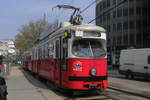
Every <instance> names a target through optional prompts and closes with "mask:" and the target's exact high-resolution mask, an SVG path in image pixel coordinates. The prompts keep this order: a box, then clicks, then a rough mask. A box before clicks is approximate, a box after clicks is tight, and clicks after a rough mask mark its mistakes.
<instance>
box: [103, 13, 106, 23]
mask: <svg viewBox="0 0 150 100" xmlns="http://www.w3.org/2000/svg"><path fill="white" fill-rule="evenodd" d="M103 21H104V22H105V21H106V14H104V15H103Z"/></svg>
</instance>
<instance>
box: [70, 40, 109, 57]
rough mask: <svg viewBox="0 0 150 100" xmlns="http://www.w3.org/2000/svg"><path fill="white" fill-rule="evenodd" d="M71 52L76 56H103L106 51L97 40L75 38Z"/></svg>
mask: <svg viewBox="0 0 150 100" xmlns="http://www.w3.org/2000/svg"><path fill="white" fill-rule="evenodd" d="M72 53H73V54H74V55H75V56H78V57H105V56H106V52H105V50H104V47H103V46H102V44H101V42H100V41H98V40H84V39H83V40H75V41H74V42H73V46H72Z"/></svg>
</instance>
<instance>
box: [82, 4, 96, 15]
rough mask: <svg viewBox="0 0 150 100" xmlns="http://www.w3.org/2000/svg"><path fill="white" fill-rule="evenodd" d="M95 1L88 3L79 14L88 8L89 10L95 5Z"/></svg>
mask: <svg viewBox="0 0 150 100" xmlns="http://www.w3.org/2000/svg"><path fill="white" fill-rule="evenodd" d="M95 3H96V1H93V2H92V3H90V4H89V5H88V6H87V7H85V8H84V9H83V10H82V11H80V14H81V13H83V12H84V11H86V10H87V9H88V8H90V7H91V6H92V5H93V4H95Z"/></svg>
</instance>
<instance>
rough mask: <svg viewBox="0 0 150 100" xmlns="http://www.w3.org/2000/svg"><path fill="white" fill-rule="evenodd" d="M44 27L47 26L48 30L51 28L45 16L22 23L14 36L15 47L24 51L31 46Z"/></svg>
mask: <svg viewBox="0 0 150 100" xmlns="http://www.w3.org/2000/svg"><path fill="white" fill-rule="evenodd" d="M45 28H48V32H50V31H51V30H52V27H51V24H50V23H48V22H47V21H46V20H45V18H43V19H39V20H36V21H30V22H29V23H28V24H26V25H22V26H21V28H20V29H19V34H17V35H16V36H15V45H16V48H17V49H19V51H21V52H24V51H25V50H27V49H29V48H31V47H33V46H34V44H35V42H36V41H37V39H39V37H40V35H41V34H42V32H43V31H44V30H45Z"/></svg>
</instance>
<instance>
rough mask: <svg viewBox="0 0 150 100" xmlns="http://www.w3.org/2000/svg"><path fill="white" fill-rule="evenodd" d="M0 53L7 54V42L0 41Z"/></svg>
mask: <svg viewBox="0 0 150 100" xmlns="http://www.w3.org/2000/svg"><path fill="white" fill-rule="evenodd" d="M0 55H3V56H7V55H8V42H7V41H0Z"/></svg>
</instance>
